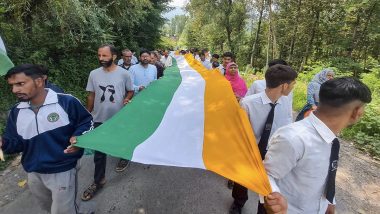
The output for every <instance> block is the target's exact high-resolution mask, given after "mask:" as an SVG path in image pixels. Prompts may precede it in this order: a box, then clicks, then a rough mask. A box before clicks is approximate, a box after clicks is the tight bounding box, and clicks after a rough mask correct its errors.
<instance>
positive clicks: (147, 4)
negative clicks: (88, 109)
mask: <svg viewBox="0 0 380 214" xmlns="http://www.w3.org/2000/svg"><path fill="white" fill-rule="evenodd" d="M169 2H170V1H169V0H113V1H101V0H2V1H1V2H0V33H1V36H2V38H3V40H4V42H5V44H6V47H7V51H8V55H9V57H10V58H11V59H12V61H13V62H14V63H15V64H21V63H38V64H43V65H46V66H47V67H48V68H49V69H50V75H49V80H51V81H52V82H54V83H56V84H57V85H59V86H61V87H62V88H63V89H64V90H65V91H66V92H67V93H71V94H73V95H74V96H76V97H78V98H79V99H81V100H82V101H84V100H85V97H86V92H85V90H84V89H85V85H86V82H87V78H88V74H89V72H90V71H91V70H93V69H94V68H96V67H97V66H98V61H97V57H96V55H97V54H96V52H97V48H98V46H99V45H100V44H104V43H112V44H114V45H115V46H116V47H118V48H119V50H121V49H123V48H130V49H132V50H134V51H136V52H137V53H138V52H139V50H141V49H142V48H145V49H149V50H153V49H177V48H180V49H187V48H198V49H200V50H201V49H208V50H209V51H211V53H218V54H222V53H223V52H225V51H232V52H233V53H235V54H236V59H237V62H238V64H239V68H240V73H241V74H242V75H243V76H244V78H245V79H246V81H247V85H248V86H249V85H250V84H251V83H252V82H253V81H254V80H255V79H257V78H262V77H263V73H264V72H265V65H266V64H267V62H268V61H269V60H271V59H275V58H282V59H285V60H286V61H288V62H289V63H290V64H291V66H292V67H293V68H294V69H296V70H297V71H299V73H300V75H299V78H298V82H297V86H296V88H295V93H294V110H296V111H297V110H300V109H301V108H302V107H303V105H304V104H305V103H306V87H307V84H308V82H309V81H310V80H311V79H312V77H313V76H314V74H316V73H317V72H319V71H320V70H322V69H323V68H326V67H330V68H333V69H334V70H335V72H336V74H337V76H355V77H357V78H360V79H361V80H363V81H364V82H365V83H366V84H367V85H368V86H369V87H370V88H371V90H372V93H373V101H372V103H371V104H369V105H368V106H367V109H366V114H365V116H364V118H363V119H362V120H361V121H360V122H359V123H358V124H357V125H355V126H353V127H350V128H349V129H347V130H346V131H344V132H343V133H342V137H344V138H345V139H349V140H353V141H354V142H355V143H356V145H357V147H358V148H359V149H362V150H364V151H366V152H368V154H370V155H372V156H373V157H375V158H380V108H379V104H380V65H379V61H380V25H379V24H378V23H380V2H379V1H377V0H318V1H315V0H234V1H232V0H191V1H189V2H188V3H187V5H186V6H185V8H184V10H185V11H186V13H185V14H183V15H176V16H175V17H173V18H172V19H171V20H166V19H165V18H163V16H162V14H163V13H164V12H167V11H169V10H170V9H171V8H170V7H169V6H168V5H169ZM0 96H1V98H2V101H1V102H0V131H1V132H2V131H3V129H4V125H5V120H6V114H7V111H8V110H9V109H10V107H12V105H13V104H14V103H15V102H16V99H15V97H14V96H13V95H12V94H11V93H10V89H9V87H8V86H7V84H6V81H5V80H4V79H1V80H0ZM4 166H5V165H4V164H3V165H0V168H1V167H4Z"/></svg>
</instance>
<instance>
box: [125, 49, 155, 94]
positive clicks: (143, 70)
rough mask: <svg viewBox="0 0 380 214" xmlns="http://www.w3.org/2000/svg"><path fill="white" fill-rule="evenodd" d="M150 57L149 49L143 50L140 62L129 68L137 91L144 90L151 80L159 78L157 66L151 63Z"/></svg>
mask: <svg viewBox="0 0 380 214" xmlns="http://www.w3.org/2000/svg"><path fill="white" fill-rule="evenodd" d="M150 57H151V56H150V52H149V51H147V50H143V51H141V52H140V63H139V64H137V65H134V66H132V67H131V68H130V69H129V72H130V74H131V76H132V82H133V88H134V90H135V93H137V92H139V91H142V90H144V89H145V88H146V87H147V86H148V85H149V84H150V83H151V82H153V81H154V80H156V79H157V68H156V66H154V65H151V64H149V63H150Z"/></svg>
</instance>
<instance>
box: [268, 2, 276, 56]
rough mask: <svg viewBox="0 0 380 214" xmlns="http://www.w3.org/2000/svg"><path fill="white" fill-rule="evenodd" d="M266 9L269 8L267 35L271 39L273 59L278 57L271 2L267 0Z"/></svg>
mask: <svg viewBox="0 0 380 214" xmlns="http://www.w3.org/2000/svg"><path fill="white" fill-rule="evenodd" d="M268 7H269V33H270V35H271V37H272V58H275V57H277V56H278V50H277V40H276V31H275V27H274V26H275V25H274V21H273V19H272V0H268Z"/></svg>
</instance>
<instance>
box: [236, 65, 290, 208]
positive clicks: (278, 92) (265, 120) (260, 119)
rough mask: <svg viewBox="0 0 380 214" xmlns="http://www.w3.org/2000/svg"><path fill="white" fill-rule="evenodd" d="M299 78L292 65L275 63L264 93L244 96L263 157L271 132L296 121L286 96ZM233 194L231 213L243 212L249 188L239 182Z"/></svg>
mask: <svg viewBox="0 0 380 214" xmlns="http://www.w3.org/2000/svg"><path fill="white" fill-rule="evenodd" d="M296 78H297V72H295V71H294V70H293V69H292V68H291V67H289V66H286V65H274V66H271V67H269V68H268V70H267V72H266V73H265V80H266V89H265V90H264V91H263V92H261V93H258V94H253V95H251V96H248V97H247V96H246V97H244V98H243V99H242V101H241V103H240V104H241V106H242V108H243V109H244V110H245V111H246V112H247V114H248V117H249V120H250V123H251V126H252V129H253V132H254V134H255V137H256V142H257V143H258V144H259V148H260V153H261V156H262V158H264V156H265V153H266V147H267V144H268V139H269V137H270V136H271V134H272V133H274V132H275V131H276V130H277V129H278V128H280V127H283V126H285V125H288V124H290V123H291V122H292V115H291V111H290V109H289V105H287V102H286V101H284V100H283V99H287V98H286V96H288V95H289V93H290V92H291V91H292V90H293V87H294V85H295V83H296ZM280 98H281V99H280ZM232 197H233V198H234V202H233V204H232V205H231V208H230V212H229V213H230V214H240V213H241V210H242V208H243V206H244V204H245V202H246V201H247V200H248V190H247V188H245V187H243V186H241V185H240V184H238V183H235V184H234V186H233V189H232ZM263 212H265V211H264V207H263V206H262V205H259V208H258V213H263Z"/></svg>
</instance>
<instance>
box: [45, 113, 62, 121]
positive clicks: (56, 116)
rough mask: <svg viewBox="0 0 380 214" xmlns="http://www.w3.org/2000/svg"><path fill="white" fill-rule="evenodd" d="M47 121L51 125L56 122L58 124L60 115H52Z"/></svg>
mask: <svg viewBox="0 0 380 214" xmlns="http://www.w3.org/2000/svg"><path fill="white" fill-rule="evenodd" d="M47 120H48V121H49V122H51V123H54V122H57V121H58V120H59V115H58V114H57V113H55V112H53V113H50V114H49V115H48V116H47Z"/></svg>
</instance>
